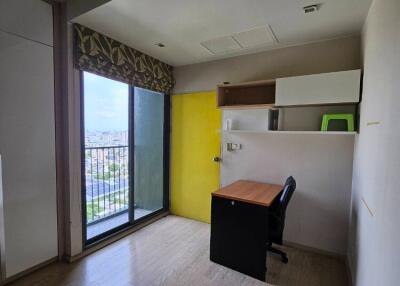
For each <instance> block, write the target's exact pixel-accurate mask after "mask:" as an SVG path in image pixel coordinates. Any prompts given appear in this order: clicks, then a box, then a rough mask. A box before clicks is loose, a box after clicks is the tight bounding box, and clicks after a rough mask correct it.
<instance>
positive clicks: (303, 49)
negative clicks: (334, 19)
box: [173, 36, 360, 94]
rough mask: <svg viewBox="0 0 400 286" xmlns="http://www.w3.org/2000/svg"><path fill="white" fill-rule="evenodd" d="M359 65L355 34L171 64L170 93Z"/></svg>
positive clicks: (356, 67)
mask: <svg viewBox="0 0 400 286" xmlns="http://www.w3.org/2000/svg"><path fill="white" fill-rule="evenodd" d="M359 68H360V38H359V37H358V36H355V37H349V38H343V39H336V40H330V41H324V42H319V43H314V44H307V45H302V46H296V47H289V48H283V49H277V50H272V51H266V52H262V53H257V54H252V55H245V56H239V57H234V58H228V59H223V60H218V61H212V62H206V63H201V64H193V65H187V66H181V67H176V68H174V76H175V79H176V85H175V87H174V92H173V93H174V94H181V93H190V92H198V91H208V90H215V89H216V85H217V84H221V83H223V82H231V83H238V82H245V81H252V80H261V79H272V78H279V77H288V76H298V75H307V74H316V73H325V72H335V71H344V70H353V69H359Z"/></svg>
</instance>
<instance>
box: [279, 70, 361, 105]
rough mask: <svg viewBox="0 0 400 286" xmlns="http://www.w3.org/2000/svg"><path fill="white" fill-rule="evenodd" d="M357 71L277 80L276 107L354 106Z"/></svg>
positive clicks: (358, 77) (357, 95)
mask: <svg viewBox="0 0 400 286" xmlns="http://www.w3.org/2000/svg"><path fill="white" fill-rule="evenodd" d="M360 78H361V71H360V70H351V71H342V72H333V73H323V74H315V75H306V76H296V77H287V78H278V79H277V80H276V101H275V105H276V106H302V105H324V104H325V105H326V104H345V103H349V104H350V103H357V102H358V101H359V98H360Z"/></svg>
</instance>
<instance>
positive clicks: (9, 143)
mask: <svg viewBox="0 0 400 286" xmlns="http://www.w3.org/2000/svg"><path fill="white" fill-rule="evenodd" d="M53 81H54V76H53V49H52V47H50V46H47V45H43V44H41V43H38V42H35V41H31V40H28V39H25V38H20V37H18V36H15V35H13V34H11V33H5V32H2V31H0V154H1V158H2V182H3V183H2V189H3V206H2V207H3V215H4V226H2V227H3V230H2V231H3V232H4V237H5V239H4V241H2V242H1V243H2V249H4V253H1V255H2V259H3V260H4V261H5V268H6V269H5V270H6V277H10V276H13V275H15V274H17V273H19V272H21V271H24V270H26V269H29V268H31V267H33V266H35V265H38V264H40V263H42V262H45V261H47V260H49V259H52V258H54V257H56V256H57V209H56V165H55V126H54V86H53Z"/></svg>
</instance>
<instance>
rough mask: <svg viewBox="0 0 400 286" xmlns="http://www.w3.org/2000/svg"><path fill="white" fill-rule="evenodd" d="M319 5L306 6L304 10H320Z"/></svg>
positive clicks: (308, 11) (306, 12)
mask: <svg viewBox="0 0 400 286" xmlns="http://www.w3.org/2000/svg"><path fill="white" fill-rule="evenodd" d="M319 6H320V4H316V5H309V6H305V7H303V11H304V13H305V14H309V13H314V12H317V11H318V9H319Z"/></svg>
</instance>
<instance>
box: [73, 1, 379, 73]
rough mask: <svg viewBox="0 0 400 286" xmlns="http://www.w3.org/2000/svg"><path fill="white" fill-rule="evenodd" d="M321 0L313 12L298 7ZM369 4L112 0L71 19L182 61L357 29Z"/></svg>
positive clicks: (177, 62)
mask: <svg viewBox="0 0 400 286" xmlns="http://www.w3.org/2000/svg"><path fill="white" fill-rule="evenodd" d="M319 3H322V4H321V6H320V7H319V10H318V11H317V12H314V13H310V14H305V13H304V12H303V10H302V7H304V6H307V5H311V4H319ZM370 4H371V0H321V1H316V0H307V1H305V0H189V1H187V0H186V1H185V0H112V1H110V2H108V3H106V4H104V5H102V6H100V7H97V8H95V9H93V10H91V11H89V12H87V13H85V14H83V15H81V16H79V17H77V18H75V19H74V20H73V22H77V23H80V24H82V25H85V26H87V27H89V28H92V29H94V30H96V31H98V32H101V33H103V34H105V35H107V36H110V37H112V38H114V39H116V40H118V41H120V42H122V43H125V44H127V45H129V46H131V47H133V48H135V49H137V50H139V51H142V52H144V53H146V54H149V55H151V56H153V57H155V58H158V59H160V60H162V61H164V62H166V63H168V64H171V65H173V66H182V65H188V64H193V63H199V62H206V61H211V60H216V59H222V58H227V57H232V56H237V55H242V54H249V53H255V52H260V51H264V50H270V49H276V48H281V47H284V46H291V45H299V44H305V43H310V42H315V41H321V40H326V39H332V38H338V37H344V36H349V35H354V34H358V33H360V30H361V28H362V25H363V22H364V19H365V18H366V15H367V13H368V9H369V6H370ZM157 43H163V44H164V45H165V47H163V48H161V47H158V46H157Z"/></svg>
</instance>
